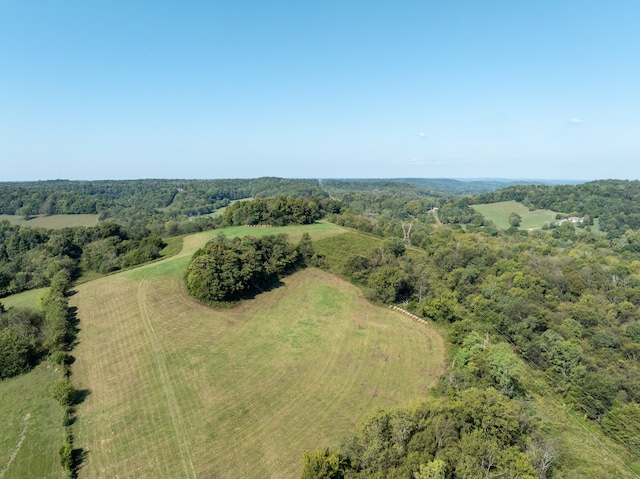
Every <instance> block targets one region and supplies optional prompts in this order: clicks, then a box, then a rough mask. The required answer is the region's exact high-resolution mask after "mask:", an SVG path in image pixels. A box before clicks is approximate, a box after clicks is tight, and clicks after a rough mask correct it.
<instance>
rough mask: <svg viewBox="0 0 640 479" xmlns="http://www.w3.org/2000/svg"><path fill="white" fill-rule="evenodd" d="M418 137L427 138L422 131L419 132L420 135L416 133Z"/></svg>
mask: <svg viewBox="0 0 640 479" xmlns="http://www.w3.org/2000/svg"><path fill="white" fill-rule="evenodd" d="M418 136H419V137H420V138H429V137H428V136H427V134H426V133H425V132H424V131H421V132H420V133H418Z"/></svg>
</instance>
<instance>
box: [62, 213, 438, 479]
mask: <svg viewBox="0 0 640 479" xmlns="http://www.w3.org/2000/svg"><path fill="white" fill-rule="evenodd" d="M247 230H248V231H247ZM304 231H309V232H310V233H311V234H312V236H313V237H317V236H323V235H324V236H328V235H330V234H336V233H339V232H340V231H341V229H337V228H336V227H335V226H333V225H327V224H319V225H312V226H303V227H288V228H264V229H260V228H244V229H242V228H232V229H228V230H225V234H227V235H228V236H235V235H240V234H254V235H258V234H272V233H278V232H287V233H289V234H290V236H291V237H292V239H294V240H295V236H296V235H301V234H302V232H304ZM215 234H217V231H213V232H207V233H201V234H198V235H193V236H190V237H186V238H185V240H184V248H183V252H181V253H180V254H178V255H176V256H174V257H172V258H169V259H167V260H164V261H160V262H157V263H154V264H150V265H147V266H143V267H141V268H137V269H135V270H130V271H127V272H123V273H120V274H116V275H111V276H107V277H104V278H101V279H99V280H96V281H93V282H90V283H86V284H83V285H80V286H78V288H77V294H75V295H74V296H72V297H71V305H72V306H76V307H77V308H78V317H79V319H80V321H81V324H80V328H81V331H80V333H79V345H78V346H77V348H76V349H75V350H74V355H75V357H76V362H75V364H74V366H73V369H74V383H75V385H76V387H78V388H81V389H88V390H90V391H91V392H90V394H89V396H88V397H87V399H86V400H85V401H84V402H83V403H82V404H81V405H80V406H79V407H78V416H79V420H78V422H77V424H76V425H75V431H76V447H81V448H83V449H84V450H85V451H87V452H88V454H87V457H86V459H85V461H84V463H83V465H82V468H81V469H80V471H79V477H81V478H83V477H86V478H100V477H104V478H107V477H109V478H110V477H120V478H125V477H131V478H134V477H135V478H163V477H166V478H169V477H171V478H174V477H193V478H195V477H216V478H237V477H243V478H264V477H273V478H276V477H277V478H289V477H291V478H294V477H295V478H297V477H300V473H301V470H302V459H301V457H302V453H303V452H304V451H305V450H308V449H311V450H313V449H315V448H318V447H321V446H325V445H333V446H337V445H338V444H339V441H340V440H341V439H342V438H343V437H344V436H345V435H347V434H349V433H350V432H351V431H352V430H353V426H354V423H355V422H357V421H358V420H359V419H360V418H361V417H362V416H363V415H364V414H366V413H367V412H368V411H369V410H371V409H372V408H375V407H392V406H397V405H402V404H405V403H407V402H411V401H413V400H415V399H417V398H419V397H421V396H424V394H425V393H426V392H427V391H428V390H429V389H430V388H431V387H432V386H433V385H434V384H435V382H436V381H437V378H438V376H439V374H440V373H441V370H442V368H443V360H444V346H443V342H442V339H441V338H440V337H439V336H438V335H437V334H436V333H435V332H434V331H432V330H430V329H429V328H426V327H425V326H424V325H422V324H419V323H417V322H415V321H414V320H412V319H410V318H408V317H407V316H404V315H402V314H400V313H397V312H393V311H391V310H389V309H386V308H379V307H376V306H373V305H371V304H370V303H368V302H366V301H365V300H364V299H363V298H362V297H361V296H360V292H359V290H358V289H357V288H355V287H354V286H353V285H351V284H349V283H347V282H345V281H343V280H341V279H339V278H337V277H335V276H333V275H330V274H328V273H325V272H323V271H321V270H318V269H313V268H310V269H306V270H304V271H300V272H298V273H296V274H294V275H292V276H289V277H287V278H285V279H284V280H283V281H282V284H280V285H278V286H277V287H275V288H274V289H272V290H271V291H268V292H266V293H263V294H261V295H258V296H257V297H256V298H255V299H252V300H248V301H245V302H243V303H241V304H239V305H238V306H236V307H235V308H232V309H226V310H217V309H211V308H208V307H205V306H203V305H201V304H199V303H197V302H195V301H194V300H193V299H192V298H191V297H189V296H188V295H187V293H186V290H185V288H184V284H183V278H182V275H183V274H184V267H185V266H186V264H187V262H188V260H189V258H190V255H191V254H192V253H193V251H194V250H195V249H196V248H197V247H199V246H201V245H202V244H204V242H206V241H207V239H208V238H210V237H211V236H213V235H215Z"/></svg>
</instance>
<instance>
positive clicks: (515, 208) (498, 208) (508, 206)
mask: <svg viewBox="0 0 640 479" xmlns="http://www.w3.org/2000/svg"><path fill="white" fill-rule="evenodd" d="M471 207H472V208H473V209H475V210H476V211H477V212H478V213H480V214H481V215H482V216H484V217H485V218H487V219H490V220H491V221H493V222H494V224H495V225H496V227H497V228H498V229H507V228H509V226H511V225H510V224H509V215H510V214H511V213H517V214H519V215H520V216H521V217H522V221H521V223H520V229H523V230H528V229H540V228H542V227H543V226H544V225H545V224H546V223H553V222H554V221H555V220H556V215H557V214H558V212H557V211H551V210H534V211H529V208H527V207H526V206H524V205H523V204H522V203H517V202H516V201H501V202H498V203H485V204H481V205H471Z"/></svg>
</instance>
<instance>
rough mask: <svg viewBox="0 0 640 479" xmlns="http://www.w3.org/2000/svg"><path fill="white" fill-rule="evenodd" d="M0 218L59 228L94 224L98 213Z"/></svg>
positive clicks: (15, 222)
mask: <svg viewBox="0 0 640 479" xmlns="http://www.w3.org/2000/svg"><path fill="white" fill-rule="evenodd" d="M2 220H7V221H9V223H11V224H14V225H19V226H33V227H38V228H49V229H61V228H67V227H72V226H95V225H97V224H98V215H50V216H46V215H38V216H34V217H32V218H31V219H28V220H25V219H24V217H22V216H19V215H0V221H2Z"/></svg>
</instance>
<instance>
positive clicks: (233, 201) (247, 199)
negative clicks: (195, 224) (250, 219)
mask: <svg viewBox="0 0 640 479" xmlns="http://www.w3.org/2000/svg"><path fill="white" fill-rule="evenodd" d="M253 199H254V198H242V199H240V200H231V201H230V202H229V205H228V206H224V207H222V208H218V209H217V210H215V211H214V212H212V213H209V214H208V215H202V216H211V217H212V218H215V217H216V216H220V215H221V214H222V213H224V210H226V209H227V208H228V207H229V206H231V205H232V204H234V203H237V202H238V201H250V200H253Z"/></svg>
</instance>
